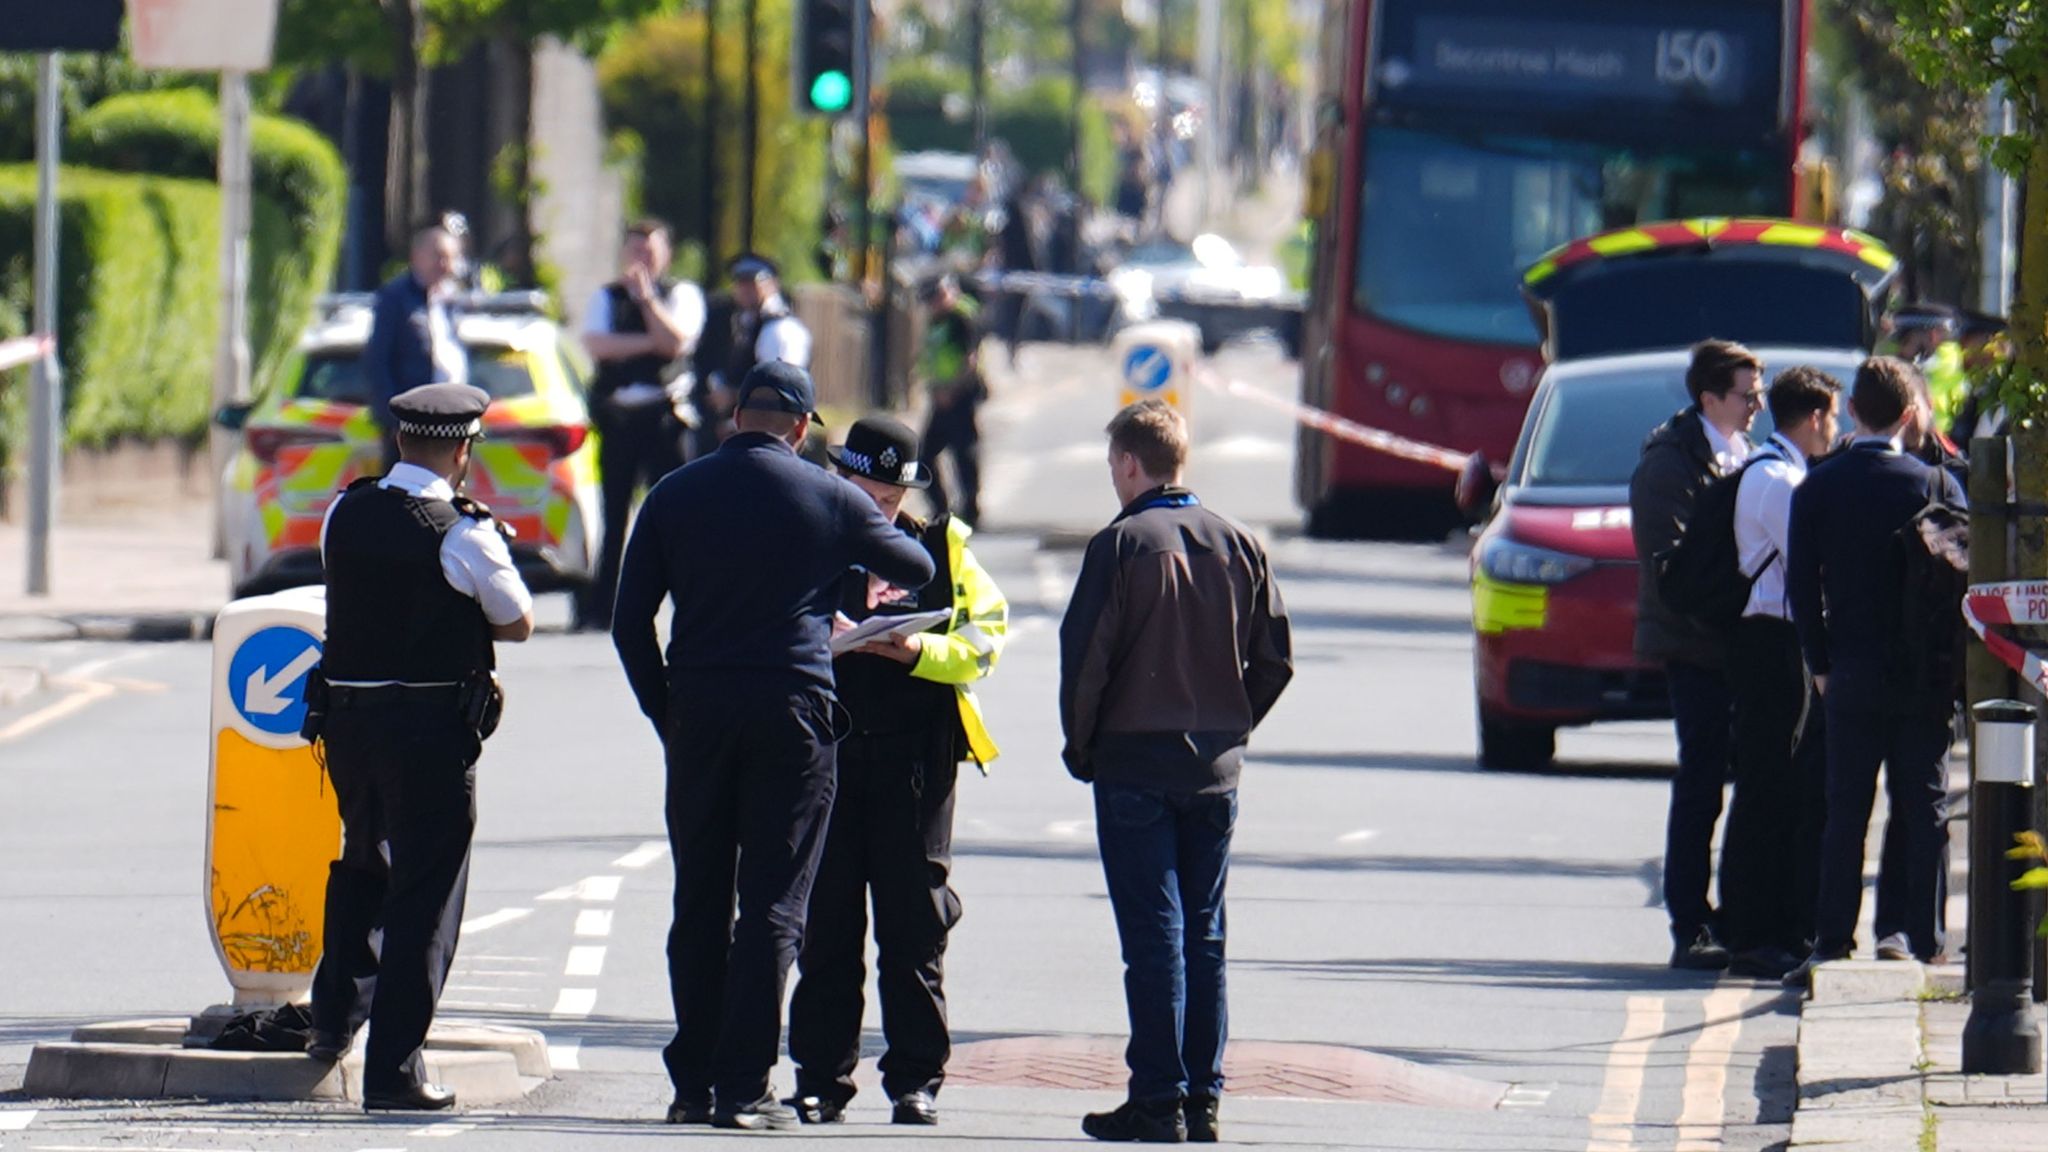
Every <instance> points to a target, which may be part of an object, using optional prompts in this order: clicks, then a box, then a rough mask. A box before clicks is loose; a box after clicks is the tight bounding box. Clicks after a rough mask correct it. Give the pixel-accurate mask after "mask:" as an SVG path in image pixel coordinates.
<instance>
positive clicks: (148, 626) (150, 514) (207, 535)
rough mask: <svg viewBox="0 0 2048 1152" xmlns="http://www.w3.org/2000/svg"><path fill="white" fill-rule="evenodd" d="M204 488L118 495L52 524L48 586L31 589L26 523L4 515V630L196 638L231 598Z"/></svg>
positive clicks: (51, 635) (0, 552)
mask: <svg viewBox="0 0 2048 1152" xmlns="http://www.w3.org/2000/svg"><path fill="white" fill-rule="evenodd" d="M212 532H213V526H212V513H211V510H210V507H209V505H208V504H207V502H206V501H205V499H204V498H202V497H191V496H187V497H183V498H178V497H171V496H166V497H165V498H163V499H161V500H159V501H155V502H152V503H150V504H147V505H133V504H126V505H119V506H115V507H110V508H103V509H97V510H94V511H92V512H90V513H87V514H82V515H79V516H77V517H75V518H67V517H65V516H62V515H60V516H59V518H58V521H57V524H56V526H55V528H54V529H53V531H52V533H51V550H50V581H49V584H50V591H49V593H48V594H47V595H42V596H31V595H29V594H28V593H27V592H26V590H25V587H26V580H25V577H26V572H27V562H28V530H27V526H26V524H25V523H23V522H22V521H21V520H19V519H17V520H14V521H0V640H15V641H27V640H70V639H94V640H190V639H195V638H199V637H204V636H205V635H206V634H207V633H206V629H207V627H209V626H210V623H211V621H212V619H213V616H214V614H215V613H216V612H218V611H219V610H220V608H221V606H222V605H223V604H226V603H227V601H228V566H227V562H226V561H224V560H215V559H213V550H212V547H211V541H212V538H213V536H212Z"/></svg>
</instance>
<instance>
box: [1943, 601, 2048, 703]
mask: <svg viewBox="0 0 2048 1152" xmlns="http://www.w3.org/2000/svg"><path fill="white" fill-rule="evenodd" d="M1963 620H1964V621H1965V622H1966V623H1968V624H1969V626H1970V631H1972V632H1974V633H1976V634H1977V639H1979V640H1982V641H1983V642H1984V647H1985V649H1986V650H1987V651H1989V652H1990V653H1991V654H1992V655H1993V656H1996V657H1997V658H1998V661H1999V663H2001V664H2004V665H2005V666H2006V667H2008V668H2010V669H2012V670H2013V671H2015V672H2017V673H2019V674H2020V675H2022V676H2024V677H2026V678H2027V682H2028V683H2029V684H2032V685H2033V686H2034V687H2035V688H2038V689H2040V690H2041V691H2043V692H2048V663H2043V662H2042V660H2041V657H2040V656H2039V655H2038V654H2036V653H2034V652H2032V651H2030V650H2028V649H2027V648H2026V646H2025V645H2022V644H2020V643H2019V642H2018V641H2016V640H2011V639H2008V638H2007V637H2004V636H2000V635H1998V634H1997V633H1995V632H1993V631H1991V627H1992V626H1993V625H2006V626H2012V625H2048V580H2012V581H2006V582H2004V583H1999V584H1972V585H1970V590H1969V592H1968V593H1967V594H1965V595H1964V597H1963Z"/></svg>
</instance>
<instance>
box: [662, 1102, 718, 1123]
mask: <svg viewBox="0 0 2048 1152" xmlns="http://www.w3.org/2000/svg"><path fill="white" fill-rule="evenodd" d="M666 1123H669V1124H709V1123H711V1101H709V1100H690V1101H684V1100H676V1101H674V1102H672V1103H670V1104H669V1106H668V1117H667V1120H666Z"/></svg>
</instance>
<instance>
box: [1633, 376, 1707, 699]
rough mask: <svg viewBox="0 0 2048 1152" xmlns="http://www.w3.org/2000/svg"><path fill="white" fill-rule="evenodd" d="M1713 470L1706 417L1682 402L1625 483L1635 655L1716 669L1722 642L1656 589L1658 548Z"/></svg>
mask: <svg viewBox="0 0 2048 1152" xmlns="http://www.w3.org/2000/svg"><path fill="white" fill-rule="evenodd" d="M1719 475H1720V470H1719V469H1718V468H1716V467H1715V465H1714V449H1713V447H1712V445H1711V444H1709V443H1708V441H1707V428H1706V419H1705V418H1704V417H1702V416H1701V415H1700V412H1699V409H1697V408H1688V409H1686V410H1685V411H1683V412H1680V413H1679V414H1678V415H1676V416H1673V417H1672V418H1671V419H1669V420H1667V421H1665V422H1664V423H1663V425H1662V426H1660V427H1659V428H1658V429H1657V430H1656V431H1654V432H1652V433H1650V436H1649V439H1647V440H1645V441H1643V457H1642V459H1641V460H1639V461H1638V462H1637V463H1636V470H1635V474H1634V475H1633V476H1630V477H1629V481H1628V510H1629V520H1630V523H1631V524H1632V525H1633V531H1634V534H1635V542H1636V563H1637V565H1638V566H1639V568H1640V571H1639V572H1638V573H1637V576H1636V655H1638V656H1641V657H1643V658H1644V659H1646V660H1678V661H1681V662H1683V663H1687V664H1697V665H1700V666H1701V667H1705V668H1719V667H1721V666H1722V664H1723V663H1725V662H1726V660H1727V645H1726V643H1725V641H1724V640H1723V639H1722V638H1721V637H1719V636H1716V635H1715V634H1714V633H1713V632H1712V631H1710V630H1708V629H1707V628H1706V627H1705V626H1703V625H1701V624H1700V623H1699V622H1698V621H1696V620H1693V619H1692V618H1691V617H1689V616H1685V615H1682V614H1680V613H1679V612H1678V611H1677V610H1675V609H1673V608H1671V607H1669V606H1668V605H1666V604H1665V603H1664V598H1663V597H1662V596H1659V595H1658V594H1657V564H1656V558H1657V554H1658V553H1660V552H1665V551H1668V550H1670V548H1671V547H1672V546H1673V545H1675V544H1677V543H1678V538H1679V536H1680V535H1681V534H1683V533H1684V531H1685V524H1686V521H1687V520H1689V519H1691V517H1692V506H1693V501H1695V500H1697V499H1698V498H1699V494H1700V490H1701V489H1703V488H1705V487H1706V486H1707V485H1708V484H1709V483H1711V482H1712V481H1713V480H1714V478H1715V477H1717V476H1719Z"/></svg>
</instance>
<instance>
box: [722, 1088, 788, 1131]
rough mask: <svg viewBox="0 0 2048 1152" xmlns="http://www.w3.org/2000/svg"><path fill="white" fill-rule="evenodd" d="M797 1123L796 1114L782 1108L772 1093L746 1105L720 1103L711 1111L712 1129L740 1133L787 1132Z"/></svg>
mask: <svg viewBox="0 0 2048 1152" xmlns="http://www.w3.org/2000/svg"><path fill="white" fill-rule="evenodd" d="M798 1123H799V1121H798V1120H797V1116H796V1113H795V1112H794V1111H793V1110H791V1109H789V1108H787V1107H784V1106H783V1104H782V1102H781V1101H779V1100H777V1099H776V1098H775V1096H774V1094H773V1093H770V1094H769V1095H767V1096H763V1097H761V1098H760V1099H759V1100H754V1101H751V1102H749V1103H746V1104H734V1105H727V1104H726V1103H725V1102H724V1101H720V1102H719V1104H718V1106H717V1107H716V1108H713V1109H712V1110H711V1126H712V1127H713V1128H731V1129H735V1130H737V1131H741V1132H788V1131H790V1130H792V1129H794V1128H795V1127H796V1126H797V1124H798Z"/></svg>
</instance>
